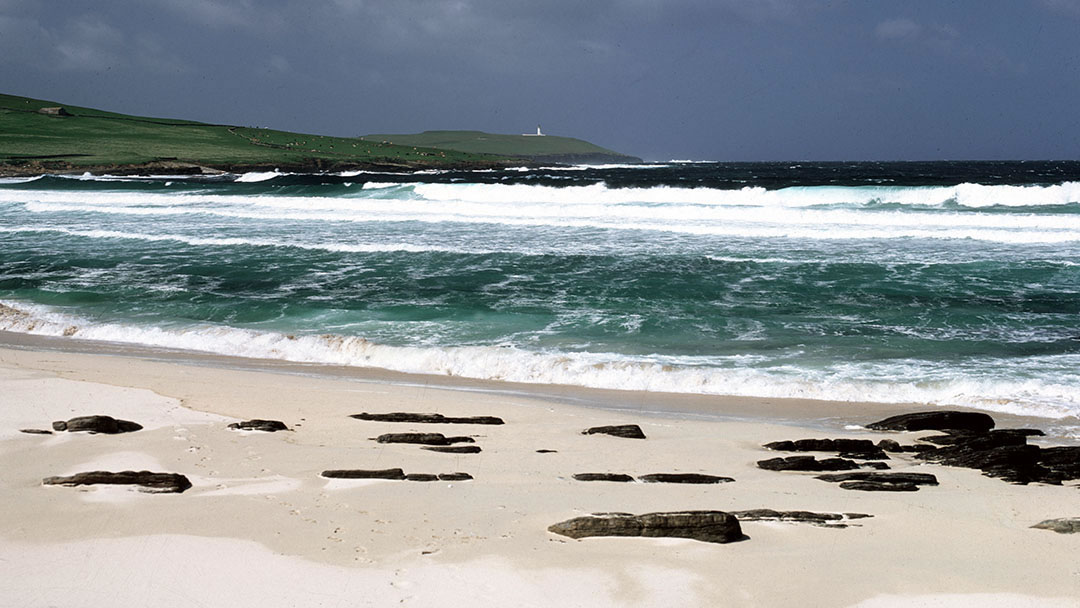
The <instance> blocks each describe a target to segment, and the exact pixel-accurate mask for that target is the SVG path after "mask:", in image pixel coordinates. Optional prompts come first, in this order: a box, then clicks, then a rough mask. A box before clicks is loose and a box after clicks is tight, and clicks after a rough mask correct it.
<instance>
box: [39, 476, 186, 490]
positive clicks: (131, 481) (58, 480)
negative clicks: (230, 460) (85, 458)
mask: <svg viewBox="0 0 1080 608" xmlns="http://www.w3.org/2000/svg"><path fill="white" fill-rule="evenodd" d="M41 483H43V484H45V485H47V486H87V485H134V486H139V489H140V490H141V491H143V492H149V493H153V494H164V493H175V494H179V493H181V492H183V491H184V490H187V489H188V488H190V487H191V482H190V481H189V480H188V478H187V477H185V476H183V475H181V474H179V473H153V472H151V471H120V472H112V471H88V472H86V473H76V474H75V475H70V476H67V477H46V478H45V479H42V480H41Z"/></svg>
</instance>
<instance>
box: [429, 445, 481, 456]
mask: <svg viewBox="0 0 1080 608" xmlns="http://www.w3.org/2000/svg"><path fill="white" fill-rule="evenodd" d="M420 449H421V450H427V451H429V452H442V453H444V454H478V453H480V452H481V450H480V446H478V445H425V446H424V447H422V448H420Z"/></svg>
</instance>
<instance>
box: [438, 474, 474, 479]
mask: <svg viewBox="0 0 1080 608" xmlns="http://www.w3.org/2000/svg"><path fill="white" fill-rule="evenodd" d="M472 478H473V476H472V475H469V474H468V473H439V481H469V480H470V479H472Z"/></svg>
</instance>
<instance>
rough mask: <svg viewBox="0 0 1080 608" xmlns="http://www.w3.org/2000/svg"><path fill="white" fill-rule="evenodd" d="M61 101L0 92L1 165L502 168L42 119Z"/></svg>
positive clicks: (175, 127) (171, 123)
mask: <svg viewBox="0 0 1080 608" xmlns="http://www.w3.org/2000/svg"><path fill="white" fill-rule="evenodd" d="M59 105H62V104H59V103H56V102H50V101H42V100H37V99H29V98H26V97H16V96H11V95H0V166H2V165H8V166H11V165H28V164H29V165H36V166H43V167H49V166H54V165H70V166H71V167H94V166H98V167H100V166H108V165H134V164H144V163H150V162H155V161H177V162H185V163H192V164H199V165H205V166H210V167H216V168H234V167H236V166H244V165H256V166H274V165H281V166H289V165H298V166H303V165H317V166H326V167H334V166H342V165H361V166H362V165H368V164H371V165H385V164H392V165H405V166H432V165H435V166H438V165H447V164H472V163H488V164H493V163H498V162H499V161H500V160H501V159H499V158H497V157H494V156H490V155H481V154H474V153H469V152H456V151H449V150H423V149H419V148H418V147H417V148H414V147H413V146H411V145H410V146H401V145H387V144H382V143H378V142H367V141H361V140H358V139H352V138H339V137H324V136H319V135H303V134H297V133H289V132H286V131H275V130H271V129H254V128H247V127H230V126H227V125H211V124H205V123H198V122H193V121H184V120H170V119H160V118H143V117H137V116H128V115H125V114H116V113H112V112H104V111H101V110H94V109H90V108H81V107H76V106H67V105H65V106H63V107H64V109H65V110H67V111H68V112H69V113H70V114H72V115H71V116H65V117H59V116H46V115H42V114H38V113H37V110H38V109H39V108H42V107H50V106H59Z"/></svg>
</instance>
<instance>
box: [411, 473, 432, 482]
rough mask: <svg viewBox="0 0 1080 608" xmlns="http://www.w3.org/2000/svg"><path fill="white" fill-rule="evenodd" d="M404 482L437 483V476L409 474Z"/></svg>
mask: <svg viewBox="0 0 1080 608" xmlns="http://www.w3.org/2000/svg"><path fill="white" fill-rule="evenodd" d="M405 481H439V476H438V475H434V474H432V473H409V474H408V475H406V476H405Z"/></svg>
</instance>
